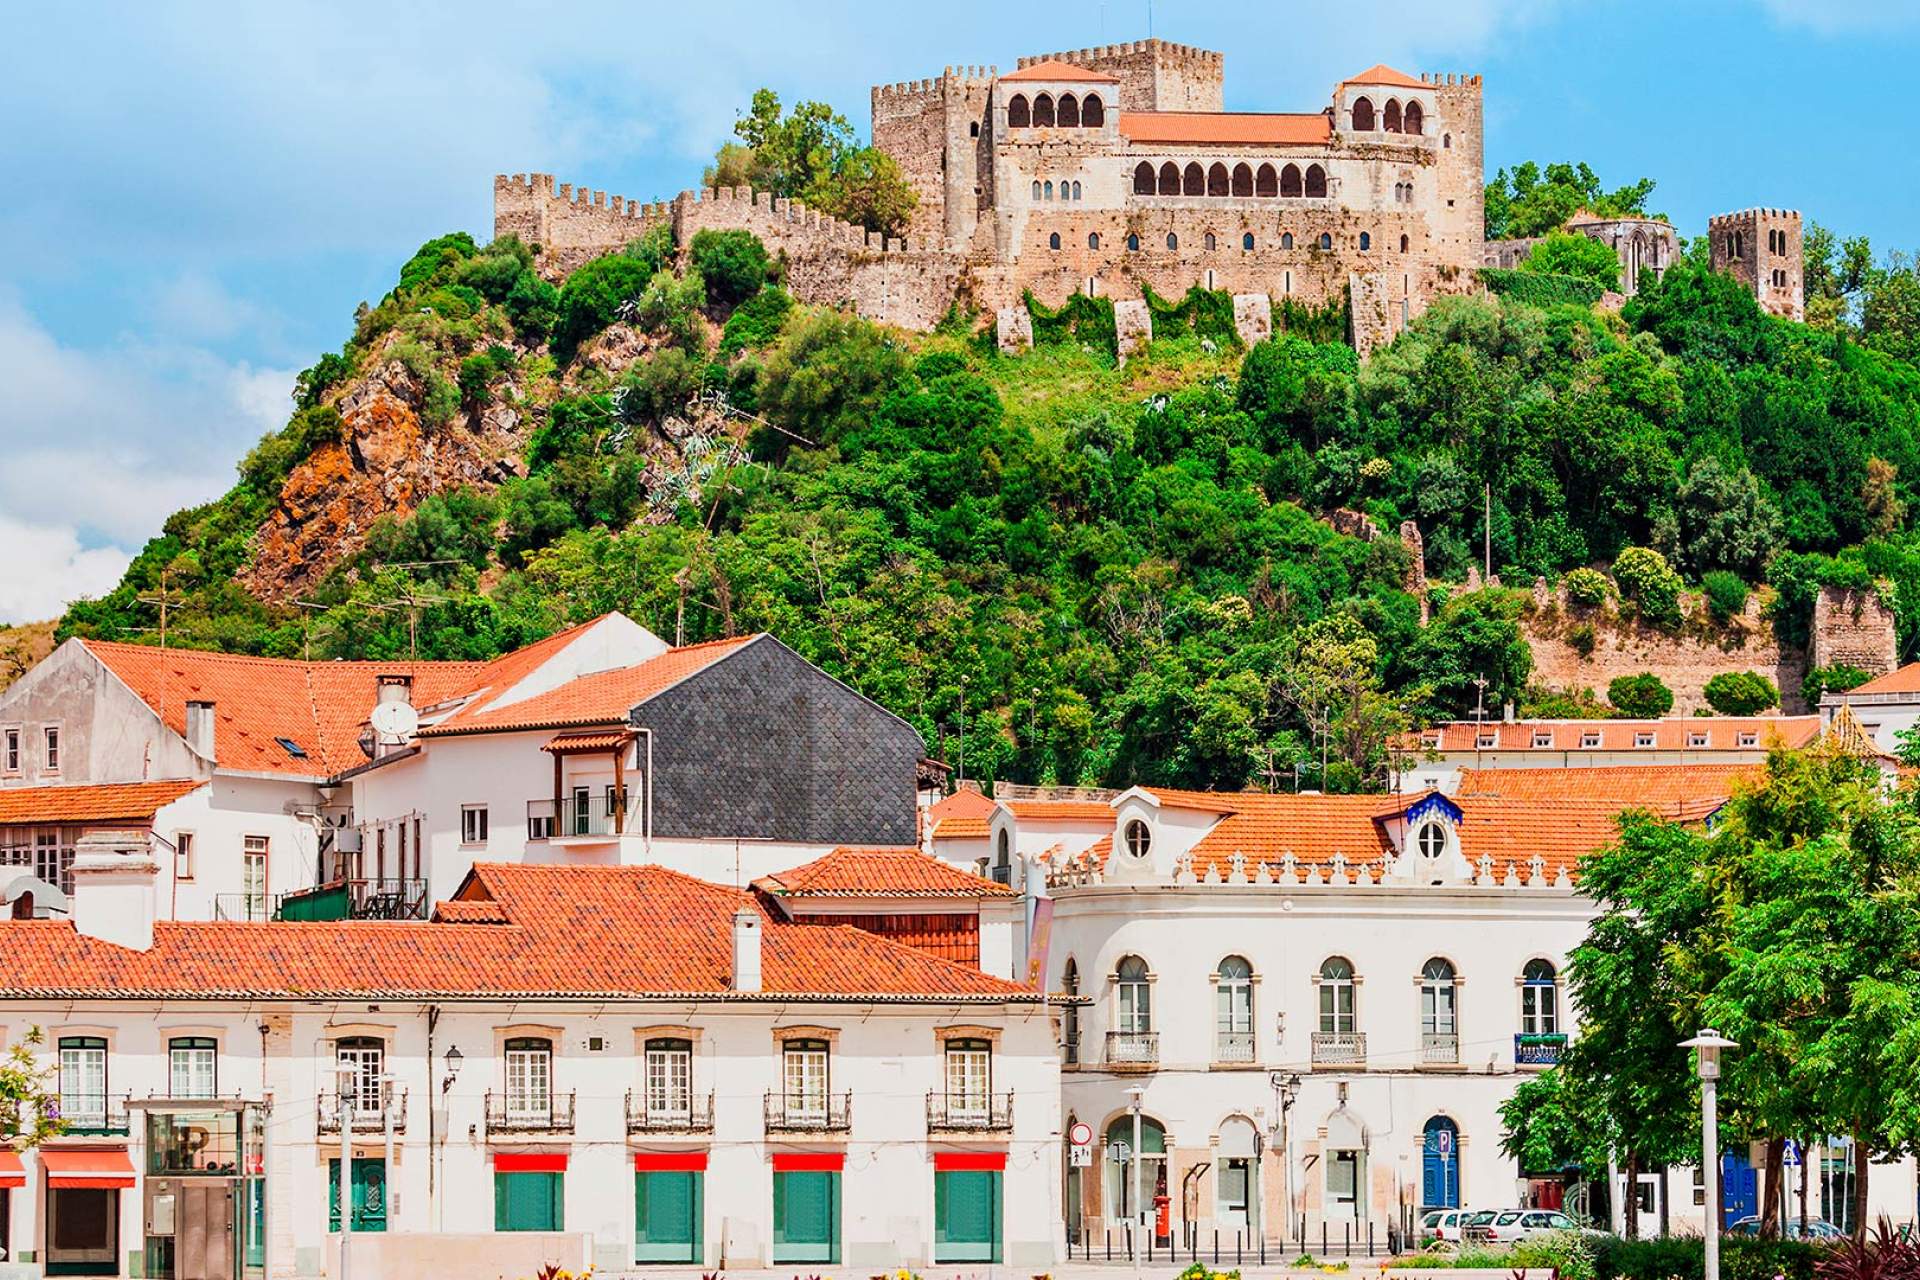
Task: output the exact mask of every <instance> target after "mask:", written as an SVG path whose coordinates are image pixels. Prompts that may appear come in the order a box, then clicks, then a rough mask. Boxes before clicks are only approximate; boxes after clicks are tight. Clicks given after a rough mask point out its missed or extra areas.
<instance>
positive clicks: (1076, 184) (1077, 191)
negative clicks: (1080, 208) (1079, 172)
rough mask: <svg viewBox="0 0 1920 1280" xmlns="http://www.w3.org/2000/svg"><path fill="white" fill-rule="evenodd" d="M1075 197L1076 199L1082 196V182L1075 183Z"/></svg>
mask: <svg viewBox="0 0 1920 1280" xmlns="http://www.w3.org/2000/svg"><path fill="white" fill-rule="evenodd" d="M1073 198H1074V199H1075V200H1078V199H1079V198H1080V184H1079V183H1078V182H1076V183H1074V184H1073Z"/></svg>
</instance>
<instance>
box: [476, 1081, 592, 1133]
mask: <svg viewBox="0 0 1920 1280" xmlns="http://www.w3.org/2000/svg"><path fill="white" fill-rule="evenodd" d="M572 1132H573V1091H572V1090H571V1089H569V1090H568V1091H567V1092H565V1093H547V1094H544V1095H540V1094H521V1093H495V1092H494V1091H493V1090H491V1089H489V1090H487V1133H488V1134H489V1135H492V1134H496V1133H572Z"/></svg>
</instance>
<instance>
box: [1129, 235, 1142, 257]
mask: <svg viewBox="0 0 1920 1280" xmlns="http://www.w3.org/2000/svg"><path fill="white" fill-rule="evenodd" d="M1127 249H1128V251H1129V252H1132V253H1138V252H1140V237H1139V236H1137V235H1133V234H1131V233H1129V234H1128V236H1127Z"/></svg>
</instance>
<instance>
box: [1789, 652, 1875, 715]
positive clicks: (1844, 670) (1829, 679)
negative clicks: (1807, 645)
mask: <svg viewBox="0 0 1920 1280" xmlns="http://www.w3.org/2000/svg"><path fill="white" fill-rule="evenodd" d="M1872 678H1873V677H1872V675H1870V674H1869V673H1868V672H1865V671H1862V670H1861V669H1860V668H1859V667H1850V666H1847V665H1846V664H1845V663H1836V664H1835V665H1833V666H1829V667H1813V668H1811V669H1810V670H1809V671H1808V672H1807V678H1806V679H1805V680H1803V681H1801V683H1800V697H1801V699H1802V700H1803V701H1804V702H1805V703H1806V704H1807V709H1808V710H1809V711H1812V710H1816V709H1818V707H1819V706H1820V699H1821V697H1822V696H1824V695H1825V694H1828V693H1845V692H1846V691H1847V690H1849V689H1857V688H1859V687H1860V686H1861V685H1863V684H1865V683H1866V682H1867V681H1869V680H1871V679H1872Z"/></svg>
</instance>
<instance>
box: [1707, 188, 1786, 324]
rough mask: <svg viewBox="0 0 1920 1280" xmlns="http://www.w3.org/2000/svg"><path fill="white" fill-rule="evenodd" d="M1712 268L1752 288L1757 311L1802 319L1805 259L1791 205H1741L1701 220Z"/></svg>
mask: <svg viewBox="0 0 1920 1280" xmlns="http://www.w3.org/2000/svg"><path fill="white" fill-rule="evenodd" d="M1707 235H1708V238H1709V240H1710V242H1711V244H1712V248H1713V269H1714V270H1715V271H1721V272H1725V273H1726V274H1727V275H1730V276H1732V277H1733V278H1734V279H1736V280H1738V281H1740V283H1742V284H1744V285H1746V286H1747V288H1749V289H1751V290H1753V296H1754V297H1755V298H1757V299H1759V301H1760V307H1761V309H1762V310H1764V311H1766V312H1768V313H1769V314H1770V315H1776V316H1786V317H1788V318H1790V319H1793V320H1805V319H1806V318H1807V299H1806V263H1805V258H1804V256H1803V253H1802V248H1801V239H1800V214H1799V212H1798V211H1797V210H1794V209H1742V210H1741V211H1740V212H1738V213H1723V214H1721V215H1720V216H1719V217H1717V218H1712V219H1709V220H1708V222H1707Z"/></svg>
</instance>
